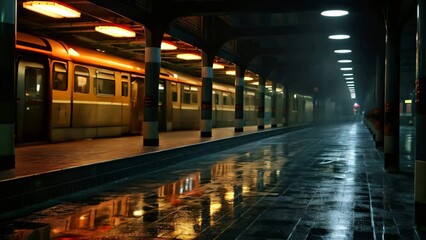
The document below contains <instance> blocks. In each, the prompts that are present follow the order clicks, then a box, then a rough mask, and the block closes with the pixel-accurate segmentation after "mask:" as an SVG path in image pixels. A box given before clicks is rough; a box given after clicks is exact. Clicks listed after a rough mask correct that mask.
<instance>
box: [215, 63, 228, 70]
mask: <svg viewBox="0 0 426 240" xmlns="http://www.w3.org/2000/svg"><path fill="white" fill-rule="evenodd" d="M224 68H225V66H224V65H223V64H220V63H213V69H224Z"/></svg>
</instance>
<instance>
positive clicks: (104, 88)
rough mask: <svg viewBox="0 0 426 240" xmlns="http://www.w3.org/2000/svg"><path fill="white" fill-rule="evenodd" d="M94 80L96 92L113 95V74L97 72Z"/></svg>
mask: <svg viewBox="0 0 426 240" xmlns="http://www.w3.org/2000/svg"><path fill="white" fill-rule="evenodd" d="M95 81H96V93H97V94H99V95H112V96H115V78H114V74H110V73H103V72H97V73H96V78H95Z"/></svg>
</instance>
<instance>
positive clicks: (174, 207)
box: [0, 123, 426, 239]
mask: <svg viewBox="0 0 426 240" xmlns="http://www.w3.org/2000/svg"><path fill="white" fill-rule="evenodd" d="M413 138H414V135H413V129H412V128H409V127H407V128H402V129H401V144H400V145H401V172H400V173H398V174H388V173H386V172H384V171H383V167H382V166H383V162H382V156H381V153H380V152H379V151H377V150H376V148H375V147H374V142H373V141H372V140H371V135H370V134H369V132H368V130H367V129H366V127H365V126H364V125H362V124H361V123H348V124H341V125H327V126H323V127H315V128H309V129H305V130H299V131H295V132H290V133H286V134H282V135H278V136H275V137H271V138H267V139H264V140H261V141H257V142H254V143H251V144H246V145H243V146H240V147H236V148H232V149H229V150H226V151H222V152H218V153H214V154H210V155H208V154H206V155H204V156H200V157H199V158H195V159H192V160H190V161H185V162H183V163H180V164H177V165H174V166H171V167H167V168H164V169H161V170H158V171H155V172H152V173H150V174H144V175H141V176H138V177H133V178H131V179H127V180H123V181H119V182H116V183H113V184H108V185H104V186H102V187H99V188H98V189H92V190H90V191H85V192H83V193H79V194H74V195H72V196H68V197H66V198H61V199H56V200H55V204H54V206H52V207H49V208H46V209H44V210H41V211H37V212H34V213H32V214H30V215H28V216H26V217H23V218H20V219H17V220H15V221H12V222H8V223H4V224H2V227H0V234H1V235H0V238H1V236H3V238H6V237H9V238H10V239H426V236H425V235H423V234H422V233H419V232H417V231H416V230H415V228H414V217H413V216H414V200H413V163H414V160H413V157H412V154H413V148H414V146H413V144H414V141H413ZM50 204H52V202H50ZM13 237H15V238H13Z"/></svg>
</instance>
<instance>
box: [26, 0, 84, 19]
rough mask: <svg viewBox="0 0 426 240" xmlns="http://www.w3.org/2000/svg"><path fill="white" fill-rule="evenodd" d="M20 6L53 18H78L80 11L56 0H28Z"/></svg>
mask: <svg viewBox="0 0 426 240" xmlns="http://www.w3.org/2000/svg"><path fill="white" fill-rule="evenodd" d="M22 6H23V7H24V8H25V9H28V10H31V11H34V12H37V13H40V14H43V15H46V16H49V17H53V18H79V17H80V16H81V13H80V12H78V11H77V10H75V9H73V8H71V7H69V6H67V5H65V4H62V3H58V2H51V1H28V2H24V3H23V4H22Z"/></svg>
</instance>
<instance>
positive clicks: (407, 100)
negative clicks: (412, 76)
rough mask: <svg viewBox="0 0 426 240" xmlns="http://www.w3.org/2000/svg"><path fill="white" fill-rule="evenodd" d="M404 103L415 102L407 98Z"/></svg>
mask: <svg viewBox="0 0 426 240" xmlns="http://www.w3.org/2000/svg"><path fill="white" fill-rule="evenodd" d="M404 103H405V104H411V103H413V100H411V99H406V100H404Z"/></svg>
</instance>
